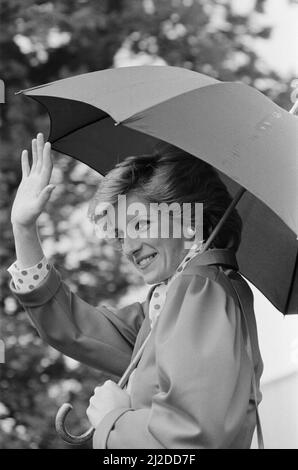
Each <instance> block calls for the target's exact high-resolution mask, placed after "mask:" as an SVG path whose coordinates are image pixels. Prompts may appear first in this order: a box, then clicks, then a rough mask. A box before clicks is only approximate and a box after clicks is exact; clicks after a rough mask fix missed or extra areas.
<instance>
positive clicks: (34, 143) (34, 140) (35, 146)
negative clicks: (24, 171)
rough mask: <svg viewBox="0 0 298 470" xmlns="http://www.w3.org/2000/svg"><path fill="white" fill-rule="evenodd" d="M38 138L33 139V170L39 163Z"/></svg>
mask: <svg viewBox="0 0 298 470" xmlns="http://www.w3.org/2000/svg"><path fill="white" fill-rule="evenodd" d="M37 158H38V157H37V140H36V139H32V166H31V170H32V171H34V170H35V169H36V164H37Z"/></svg>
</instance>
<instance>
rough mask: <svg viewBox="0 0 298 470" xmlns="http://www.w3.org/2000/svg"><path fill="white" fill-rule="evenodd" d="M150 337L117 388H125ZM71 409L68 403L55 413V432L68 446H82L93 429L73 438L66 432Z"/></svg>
mask: <svg viewBox="0 0 298 470" xmlns="http://www.w3.org/2000/svg"><path fill="white" fill-rule="evenodd" d="M150 335H151V331H150V333H149V334H148V336H147V337H146V338H145V340H144V342H143V344H142V346H141V347H140V349H139V350H138V352H137V354H136V355H135V357H134V358H133V360H132V361H131V363H130V364H129V366H128V367H127V369H126V370H125V372H124V374H123V375H122V377H121V379H120V380H119V382H118V386H119V387H120V388H123V387H124V386H125V384H126V382H127V381H128V379H129V376H130V374H131V373H132V371H133V370H134V369H135V367H136V366H137V364H138V362H139V360H140V358H141V356H142V354H143V351H144V349H145V346H146V344H147V341H148V340H149V338H150ZM72 409H73V407H72V405H71V404H70V403H64V404H63V405H61V406H60V408H59V410H58V412H57V415H56V420H55V428H56V431H57V433H58V434H59V436H60V437H61V438H62V439H63V440H64V441H65V442H68V444H72V445H80V444H84V442H87V441H89V439H92V437H93V434H94V431H95V429H94V428H93V427H91V428H89V429H88V430H87V431H86V432H84V433H83V434H80V435H79V436H74V435H73V434H71V433H70V432H68V430H67V429H66V426H65V420H66V417H67V415H68V413H69V412H70V411H71V410H72Z"/></svg>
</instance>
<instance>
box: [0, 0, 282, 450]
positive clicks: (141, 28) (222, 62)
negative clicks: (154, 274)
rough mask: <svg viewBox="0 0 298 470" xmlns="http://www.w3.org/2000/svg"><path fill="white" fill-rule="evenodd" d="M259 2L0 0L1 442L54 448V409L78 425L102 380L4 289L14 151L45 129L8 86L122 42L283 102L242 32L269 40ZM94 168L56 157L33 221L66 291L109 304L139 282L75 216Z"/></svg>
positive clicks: (109, 51)
mask: <svg viewBox="0 0 298 470" xmlns="http://www.w3.org/2000/svg"><path fill="white" fill-rule="evenodd" d="M264 4H265V0H258V1H256V3H255V7H254V8H253V9H252V11H251V12H250V14H249V15H246V16H240V15H237V14H235V13H234V12H233V10H232V7H231V5H230V2H226V1H224V0H209V1H206V0H197V1H195V0H194V1H191V0H184V1H182V0H172V1H170V0H161V1H158V2H157V1H156V0H155V1H153V0H144V1H140V0H138V1H137V0H130V1H128V0H126V1H125V0H110V1H108V0H102V1H100V2H99V1H97V0H79V1H74V0H52V1H42V0H38V1H36V0H34V1H33V0H9V1H8V0H0V8H1V21H2V25H3V26H2V28H1V34H0V52H1V63H0V77H1V78H2V79H3V80H4V82H5V85H6V104H5V105H1V109H0V111H1V128H0V135H1V155H0V192H1V205H0V217H1V227H2V230H1V234H0V237H1V244H0V259H1V268H2V270H1V277H0V286H1V293H2V296H1V337H2V338H4V339H5V344H6V363H5V364H1V365H0V367H1V378H0V386H1V398H0V433H1V447H2V448H63V447H67V445H66V444H63V443H62V442H61V441H60V439H59V438H57V436H56V435H55V431H54V428H53V417H54V415H55V413H56V410H57V407H58V406H59V405H60V404H61V403H62V402H64V401H65V400H67V401H69V400H70V401H72V402H73V403H74V404H75V407H76V409H77V412H78V416H77V417H73V420H72V422H71V423H70V425H72V429H73V431H74V432H78V433H79V432H80V431H81V429H82V428H84V427H87V426H88V423H87V420H86V418H84V416H85V413H84V410H85V409H86V407H87V403H88V398H89V396H90V395H91V393H92V390H93V388H94V387H95V385H97V384H98V383H99V382H101V381H103V380H104V379H105V377H104V376H103V375H102V374H101V373H100V372H98V371H94V370H91V369H88V368H86V367H85V366H82V365H80V364H76V363H74V362H72V361H69V360H67V359H65V358H64V357H63V356H62V355H60V354H59V353H57V352H55V351H54V350H53V349H52V348H50V347H49V346H47V345H45V344H44V343H43V342H42V341H41V340H40V338H39V337H38V336H37V334H36V332H35V330H34V328H33V327H32V325H31V324H30V322H29V321H28V319H27V318H26V315H25V313H24V312H23V311H22V308H21V307H20V305H19V304H18V303H17V302H16V300H15V299H14V298H13V296H12V295H11V292H10V290H9V287H8V281H9V275H8V273H7V271H6V268H7V267H8V266H9V265H10V264H11V263H12V262H13V261H14V256H15V253H14V243H13V236H12V231H11V226H10V208H11V204H12V201H13V197H14V193H15V191H16V188H17V186H18V184H19V181H20V153H21V152H20V151H21V149H22V148H25V147H28V146H29V143H30V141H31V138H32V137H33V136H34V135H35V134H36V132H37V131H43V132H45V134H47V133H48V125H49V123H48V117H47V116H46V115H45V113H44V110H43V109H41V108H40V107H39V106H38V105H37V104H36V103H34V102H32V101H31V100H28V99H26V98H24V97H22V96H15V95H14V93H15V92H16V91H18V90H20V89H24V88H28V87H30V86H35V85H38V84H42V83H47V82H50V81H53V80H57V79H61V78H65V77H67V76H71V75H76V74H80V73H85V72H90V71H95V70H99V69H105V68H110V67H113V64H114V58H115V55H116V53H117V52H118V51H119V50H120V49H121V47H126V48H130V50H131V51H132V52H133V53H134V54H140V53H142V54H144V53H146V54H148V55H149V56H151V57H153V58H154V57H161V58H162V59H163V60H164V61H165V62H166V63H167V64H168V65H176V66H182V67H187V68H190V69H193V70H197V71H199V72H201V73H206V74H208V75H211V76H214V77H215V78H218V79H220V80H241V81H244V82H246V83H248V84H250V85H253V86H255V87H257V88H259V89H260V90H261V91H262V92H263V93H265V94H267V95H268V96H269V97H270V98H272V99H273V100H274V101H276V102H277V103H278V104H280V105H281V106H284V107H286V108H287V109H288V108H289V106H290V104H289V101H288V97H289V83H290V78H289V81H288V83H282V82H281V80H280V77H279V76H278V75H277V74H276V73H275V72H273V71H272V70H269V68H268V67H267V66H266V64H265V63H264V62H263V61H262V60H261V59H260V58H259V57H258V55H257V53H256V51H255V50H254V48H253V39H254V38H256V37H262V38H263V39H264V40H266V39H267V38H269V37H270V33H271V29H270V27H268V25H262V21H261V19H262V14H263V9H264ZM97 181H98V175H97V174H96V173H95V172H94V171H93V170H90V169H88V168H87V167H86V166H85V165H83V164H80V163H78V162H75V161H74V160H72V159H71V158H69V157H66V156H63V155H58V154H56V155H55V173H54V182H56V183H57V184H58V185H57V188H56V190H55V192H54V195H53V199H52V201H51V202H50V203H49V205H48V212H47V214H43V215H42V216H41V217H40V221H39V224H40V231H41V237H42V240H43V244H44V249H45V252H46V254H47V255H48V256H49V257H50V258H51V260H52V261H53V262H54V263H55V264H56V266H57V267H58V268H59V269H60V271H61V273H62V275H63V277H64V279H65V280H66V282H67V283H68V284H69V285H70V286H71V288H72V289H73V290H74V291H76V292H77V293H78V295H80V296H81V297H82V298H84V299H85V300H86V301H87V302H89V303H91V304H93V305H97V304H98V303H100V302H102V301H103V300H109V302H110V303H112V304H114V305H117V302H118V300H119V299H120V298H121V295H122V294H124V292H125V291H126V289H127V288H128V286H131V285H140V284H141V283H142V281H141V279H140V278H139V277H138V276H137V275H136V274H135V273H134V272H133V271H131V268H130V267H129V266H128V264H127V263H126V262H125V261H124V260H123V259H121V258H120V255H119V253H116V252H113V250H111V249H110V247H108V246H106V245H104V244H103V243H99V242H98V241H97V242H96V241H95V240H94V239H93V236H92V232H91V231H90V229H88V227H87V222H86V224H85V223H83V224H82V220H84V217H85V216H86V204H87V201H88V200H89V199H90V197H91V196H92V194H93V193H94V191H95V188H96V184H97Z"/></svg>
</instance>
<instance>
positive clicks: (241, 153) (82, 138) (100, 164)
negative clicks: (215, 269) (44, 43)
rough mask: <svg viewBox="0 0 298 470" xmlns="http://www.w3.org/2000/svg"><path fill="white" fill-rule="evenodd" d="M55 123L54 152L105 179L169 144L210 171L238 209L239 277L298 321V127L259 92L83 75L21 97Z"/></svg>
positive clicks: (170, 75)
mask: <svg viewBox="0 0 298 470" xmlns="http://www.w3.org/2000/svg"><path fill="white" fill-rule="evenodd" d="M22 92H23V93H24V94H25V95H27V96H30V97H31V98H34V99H35V100H37V101H38V102H40V103H41V104H43V105H44V106H45V107H46V108H47V110H48V113H49V115H50V118H51V130H50V136H49V141H50V142H51V143H52V148H53V149H55V150H57V151H59V152H62V153H65V154H67V155H70V156H72V157H74V158H76V159H78V160H80V161H82V162H83V163H86V164H87V165H89V166H90V167H91V168H93V169H95V170H96V171H98V172H99V173H100V174H102V175H105V174H106V172H107V171H109V170H110V169H111V168H112V167H113V166H114V165H115V164H116V163H117V162H118V161H120V160H122V159H123V158H125V157H126V156H128V155H136V154H146V153H150V152H151V151H152V150H153V148H154V146H155V145H156V143H158V142H160V141H161V140H162V141H165V142H167V143H170V144H173V145H175V146H177V147H179V148H181V149H183V150H185V151H186V152H189V153H190V154H192V155H194V156H196V157H198V158H200V159H202V160H205V161H207V162H208V163H210V164H212V165H213V166H214V167H215V168H216V169H217V170H218V171H219V173H220V176H221V177H222V179H223V180H224V182H225V183H226V184H227V186H228V189H229V191H230V193H231V194H232V195H235V193H236V192H237V190H238V189H239V188H240V187H244V188H245V189H247V191H248V192H246V193H245V195H244V196H243V198H242V199H241V201H240V202H239V204H238V210H239V213H240V215H241V217H242V220H243V235H242V241H241V245H240V248H239V251H238V263H239V268H240V272H241V273H242V274H243V275H244V276H245V277H246V278H247V279H248V280H249V281H251V282H252V283H253V284H254V285H255V286H256V287H257V288H258V289H259V290H260V291H261V292H262V293H263V294H264V295H265V296H266V297H267V298H268V299H269V300H270V301H271V302H272V303H273V305H274V306H275V307H276V308H277V309H278V310H280V311H281V312H282V313H285V314H286V313H298V267H297V247H298V244H297V234H298V210H297V202H298V198H297V197H298V191H297V182H298V171H297V170H298V167H297V157H296V152H295V151H296V144H297V141H296V138H297V137H296V136H297V131H298V120H297V118H296V117H295V116H293V115H291V114H290V113H288V112H287V111H285V110H283V109H282V108H280V107H279V106H277V105H276V104H275V103H273V102H272V101H271V100H269V99H268V98H267V97H265V96H264V95H263V94H262V93H260V92H258V91H257V90H255V89H254V88H251V87H249V86H247V85H245V84H243V83H239V82H220V81H218V80H215V79H214V78H211V77H208V76H206V75H202V74H200V73H197V72H193V71H190V70H187V69H183V68H179V67H169V66H137V67H124V68H118V69H107V70H102V71H98V72H92V73H88V74H83V75H78V76H75V77H71V78H67V79H63V80H59V81H56V82H52V83H49V84H45V85H41V86H38V87H34V88H31V89H28V90H24V91H22Z"/></svg>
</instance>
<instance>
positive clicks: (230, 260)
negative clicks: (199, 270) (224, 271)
mask: <svg viewBox="0 0 298 470" xmlns="http://www.w3.org/2000/svg"><path fill="white" fill-rule="evenodd" d="M217 264H220V265H225V266H227V267H229V268H232V269H234V270H236V271H238V269H239V266H238V263H237V259H236V255H235V252H234V251H233V250H231V249H228V248H213V249H209V250H207V251H205V252H204V253H201V254H198V255H196V256H195V257H194V258H193V259H191V260H190V261H189V263H188V264H187V266H186V267H185V269H184V271H183V272H185V273H188V274H191V273H192V272H194V271H195V270H196V269H195V268H196V266H210V265H217Z"/></svg>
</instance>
